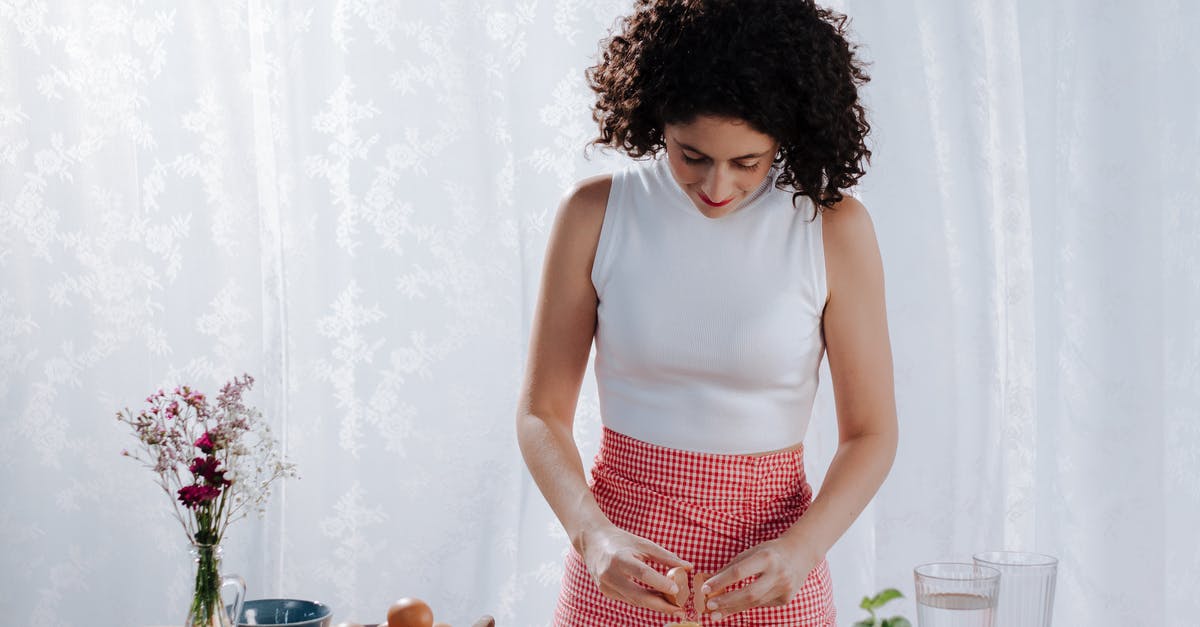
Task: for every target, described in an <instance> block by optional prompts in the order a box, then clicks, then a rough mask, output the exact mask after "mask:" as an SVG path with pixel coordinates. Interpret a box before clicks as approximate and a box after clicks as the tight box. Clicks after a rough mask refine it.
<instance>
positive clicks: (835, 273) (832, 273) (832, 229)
mask: <svg viewBox="0 0 1200 627" xmlns="http://www.w3.org/2000/svg"><path fill="white" fill-rule="evenodd" d="M821 230H822V232H823V238H822V239H823V242H824V248H825V270H826V276H827V278H828V285H829V293H830V296H831V297H832V295H833V294H835V293H837V292H839V291H840V292H842V293H843V295H846V292H847V290H855V291H857V290H861V289H872V288H874V287H876V286H877V285H881V284H882V280H883V276H882V275H883V267H882V260H881V259H880V255H879V243H878V241H877V240H876V237H875V226H874V223H873V222H872V220H871V214H870V213H869V212H868V211H867V208H866V206H864V205H863V204H862V202H860V201H859V200H858V199H857V198H855V197H853V196H849V195H847V196H845V197H844V198H843V199H842V200H840V201H838V202H837V203H835V204H834V205H833V207H832V208H831V209H829V210H827V211H824V212H822V214H821Z"/></svg>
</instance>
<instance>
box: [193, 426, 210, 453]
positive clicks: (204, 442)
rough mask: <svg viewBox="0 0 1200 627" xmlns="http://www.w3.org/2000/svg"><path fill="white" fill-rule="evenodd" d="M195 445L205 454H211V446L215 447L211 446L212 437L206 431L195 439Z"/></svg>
mask: <svg viewBox="0 0 1200 627" xmlns="http://www.w3.org/2000/svg"><path fill="white" fill-rule="evenodd" d="M195 445H196V448H198V449H200V451H201V452H202V453H204V454H206V455H212V452H213V448H215V447H214V446H213V441H212V438H210V437H208V432H207V431H205V432H204V435H202V436H200V437H199V438H198V439H197V440H196V442H195Z"/></svg>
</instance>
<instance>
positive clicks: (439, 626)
mask: <svg viewBox="0 0 1200 627" xmlns="http://www.w3.org/2000/svg"><path fill="white" fill-rule="evenodd" d="M433 627H450V623H434V624H433Z"/></svg>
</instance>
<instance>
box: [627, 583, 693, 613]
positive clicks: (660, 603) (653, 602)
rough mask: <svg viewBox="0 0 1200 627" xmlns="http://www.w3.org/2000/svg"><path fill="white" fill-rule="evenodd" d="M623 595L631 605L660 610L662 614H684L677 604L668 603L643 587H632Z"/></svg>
mask: <svg viewBox="0 0 1200 627" xmlns="http://www.w3.org/2000/svg"><path fill="white" fill-rule="evenodd" d="M624 596H625V600H626V601H627V602H628V603H630V604H632V605H637V606H639V607H644V608H646V609H650V610H654V611H655V612H662V613H663V614H669V615H671V616H676V617H679V618H684V617H685V616H686V615H685V614H684V612H683V610H682V609H681V608H680V607H679V606H677V605H672V604H670V603H668V602H667V600H666V599H664V598H662V597H660V596H658V595H657V594H655V593H653V592H651V591H649V590H646V589H645V588H638V587H633V588H631V589H630V590H629V591H628V592H626V593H625V594H624Z"/></svg>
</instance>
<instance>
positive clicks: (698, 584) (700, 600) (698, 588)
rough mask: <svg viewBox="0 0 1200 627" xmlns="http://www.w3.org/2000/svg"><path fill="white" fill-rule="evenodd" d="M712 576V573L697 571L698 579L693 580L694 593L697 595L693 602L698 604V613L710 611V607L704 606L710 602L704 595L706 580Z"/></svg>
mask: <svg viewBox="0 0 1200 627" xmlns="http://www.w3.org/2000/svg"><path fill="white" fill-rule="evenodd" d="M711 576H712V573H696V580H695V581H693V582H692V593H693V594H694V595H695V596H694V597H693V598H692V604H693V605H695V606H696V613H697V614H705V613H707V612H708V608H707V607H705V606H704V604H705V603H708V599H707V598H705V596H704V582H705V581H708V578H709V577H711Z"/></svg>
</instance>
